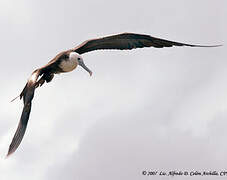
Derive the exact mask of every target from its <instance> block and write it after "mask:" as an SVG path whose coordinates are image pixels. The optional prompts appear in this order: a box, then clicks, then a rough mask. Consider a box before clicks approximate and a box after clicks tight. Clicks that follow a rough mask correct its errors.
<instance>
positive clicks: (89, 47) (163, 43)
mask: <svg viewBox="0 0 227 180" xmlns="http://www.w3.org/2000/svg"><path fill="white" fill-rule="evenodd" d="M172 46H189V47H217V46H219V45H217V46H202V45H192V44H185V43H180V42H174V41H169V40H165V39H160V38H156V37H152V36H149V35H145V34H134V33H121V34H117V35H112V36H106V37H102V38H97V39H91V40H87V41H85V42H83V43H81V44H80V45H78V46H76V47H75V48H72V49H69V50H67V51H63V52H61V53H59V54H57V56H55V57H54V58H53V59H52V60H51V61H50V62H49V63H47V64H46V65H45V66H43V67H41V68H38V69H36V70H35V71H34V72H33V73H32V74H31V76H30V77H29V79H28V81H27V83H26V85H25V87H24V89H23V90H22V92H21V93H20V95H19V96H18V97H20V99H21V98H23V102H24V107H23V111H22V114H21V117H20V121H19V124H18V127H17V130H16V132H15V134H14V137H13V139H12V142H11V144H10V146H9V150H8V154H7V156H9V155H11V154H12V153H14V152H15V151H16V149H17V148H18V146H19V145H20V143H21V141H22V139H23V137H24V134H25V130H26V127H27V123H28V119H29V115H30V112H31V106H32V99H33V97H34V93H35V89H36V88H37V87H39V86H42V85H43V84H44V83H45V82H46V83H49V82H50V81H51V80H52V79H53V78H54V74H59V73H65V72H70V71H72V70H74V69H75V68H76V67H77V66H78V65H79V66H81V67H83V68H84V69H85V70H86V71H87V72H88V73H89V74H90V76H91V75H92V71H91V70H90V69H89V68H88V67H87V66H86V65H85V63H84V61H83V57H82V56H81V54H84V53H87V52H90V51H94V50H105V49H116V50H131V49H136V48H144V47H155V48H163V47H172ZM15 99H16V98H15ZM15 99H13V100H15Z"/></svg>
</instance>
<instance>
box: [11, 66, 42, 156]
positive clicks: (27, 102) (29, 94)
mask: <svg viewBox="0 0 227 180" xmlns="http://www.w3.org/2000/svg"><path fill="white" fill-rule="evenodd" d="M39 75H40V70H35V71H34V72H33V73H32V75H31V77H30V78H29V80H28V82H27V84H26V85H25V87H24V89H23V91H22V93H21V94H20V97H21V98H22V97H23V101H24V108H23V111H22V114H21V118H20V122H19V125H18V127H17V130H16V132H15V134H14V137H13V140H12V142H11V144H10V146H9V150H8V154H7V156H9V155H11V154H12V153H14V152H15V151H16V149H17V148H18V146H19V145H20V143H21V141H22V139H23V137H24V134H25V130H26V127H27V123H28V119H29V115H30V112H31V106H32V99H33V97H34V93H35V88H36V82H37V79H38V77H39Z"/></svg>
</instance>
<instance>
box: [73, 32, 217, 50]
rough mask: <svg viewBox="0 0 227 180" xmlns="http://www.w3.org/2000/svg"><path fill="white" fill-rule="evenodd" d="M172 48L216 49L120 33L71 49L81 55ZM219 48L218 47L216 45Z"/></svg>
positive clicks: (92, 40) (142, 35) (88, 41)
mask: <svg viewBox="0 0 227 180" xmlns="http://www.w3.org/2000/svg"><path fill="white" fill-rule="evenodd" d="M172 46H190V47H216V46H201V45H193V44H185V43H180V42H175V41H169V40H165V39H160V38H156V37H152V36H149V35H144V34H134V33H122V34H117V35H112V36H107V37H103V38H97V39H91V40H87V41H85V42H83V43H82V44H80V45H79V46H77V47H75V48H74V49H72V50H73V51H75V52H77V53H79V54H83V53H86V52H89V51H94V50H100V49H118V50H131V49H135V48H144V47H155V48H163V47H172ZM218 46H219V45H218Z"/></svg>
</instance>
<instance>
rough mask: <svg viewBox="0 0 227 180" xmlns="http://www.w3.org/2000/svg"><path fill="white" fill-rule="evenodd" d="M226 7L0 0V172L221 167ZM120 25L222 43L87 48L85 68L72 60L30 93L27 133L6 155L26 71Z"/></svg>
mask: <svg viewBox="0 0 227 180" xmlns="http://www.w3.org/2000/svg"><path fill="white" fill-rule="evenodd" d="M226 7H227V2H226V0H219V1H213V0H190V1H188V0H187V1H186V0H171V1H164V0H159V1H154V0H149V1H145V0H140V1H132V0H124V1H122V0H114V1H106V0H95V1H89V0H71V1H66V0H64V1H54V0H48V1H44V0H42V1H34V0H33V1H30V0H21V1H13V0H0V27H1V28H0V47H1V71H0V82H1V101H0V106H1V108H0V117H1V121H0V179H1V180H15V179H19V180H20V179H23V180H31V179H32V180H50V179H54V180H62V179H67V180H74V179H79V180H87V179H93V180H106V179H108V180H116V179H130V180H138V179H154V178H155V179H165V180H167V179H170V178H169V177H165V178H162V177H158V176H156V177H144V176H143V175H142V171H143V170H154V171H155V170H157V171H161V170H162V171H170V170H188V171H193V170H197V171H200V170H217V171H222V170H225V171H227V168H226V167H227V162H226V159H227V154H226V152H227V144H226V137H227V131H226V127H227V83H226V82H227V53H226V52H227V49H226V48H227V46H226V42H227V35H226V29H227V23H226V17H227V12H226ZM121 32H136V33H145V34H150V35H152V36H156V37H160V38H166V39H169V40H175V41H179V42H184V43H192V44H203V45H213V44H225V46H223V47H220V48H189V47H174V48H165V49H155V48H145V49H138V50H132V51H95V52H90V53H87V54H84V55H83V58H84V61H85V63H86V64H87V66H88V67H89V68H90V69H91V70H92V71H93V76H92V77H90V76H89V75H88V73H87V72H86V71H84V70H83V69H82V68H80V67H78V68H77V69H76V70H75V71H73V72H70V73H67V74H61V75H56V76H55V78H54V80H53V81H52V82H51V83H49V84H45V85H44V86H42V88H39V89H37V90H36V94H35V98H34V100H33V107H32V112H31V115H30V120H29V123H28V128H27V131H26V133H25V137H24V139H23V141H22V143H21V145H20V146H19V148H18V150H17V151H16V152H15V153H14V154H13V155H12V156H11V157H10V158H8V159H4V157H5V155H6V153H7V151H8V146H9V144H10V142H11V140H12V137H13V135H14V132H15V130H16V128H17V125H18V122H19V118H20V115H21V112H22V108H23V103H22V101H19V100H17V101H15V102H13V103H10V100H11V99H12V98H14V97H15V96H17V95H18V94H19V93H20V91H21V90H22V89H23V87H24V85H25V83H26V81H27V78H28V77H29V76H30V74H31V73H32V72H33V70H34V69H36V68H38V67H41V66H43V65H44V64H46V63H47V62H48V61H50V60H51V59H52V58H53V57H54V56H55V55H56V54H57V53H59V52H61V51H63V50H67V49H69V48H72V47H74V46H76V45H78V44H79V43H81V42H82V41H84V40H87V39H90V38H95V37H100V36H105V35H109V34H116V33H121ZM200 178H201V177H193V178H184V179H200ZM175 179H183V177H179V178H175ZM208 179H223V178H221V177H210V178H208Z"/></svg>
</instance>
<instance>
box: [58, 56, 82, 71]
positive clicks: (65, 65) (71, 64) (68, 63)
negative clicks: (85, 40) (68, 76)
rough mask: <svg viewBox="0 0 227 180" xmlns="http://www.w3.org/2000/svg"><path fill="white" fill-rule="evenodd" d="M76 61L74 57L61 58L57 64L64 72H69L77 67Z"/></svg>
mask: <svg viewBox="0 0 227 180" xmlns="http://www.w3.org/2000/svg"><path fill="white" fill-rule="evenodd" d="M77 65H78V64H77V61H76V60H75V59H68V60H63V61H62V62H61V63H60V64H59V66H60V68H61V69H62V70H63V71H64V72H70V71H72V70H74V69H75V68H76V67H77Z"/></svg>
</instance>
